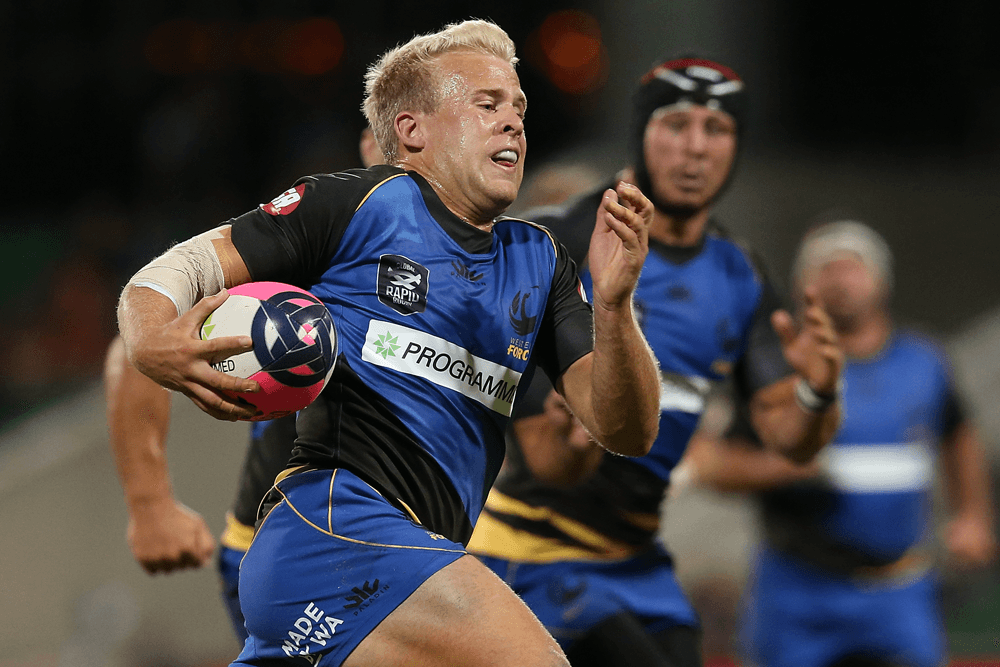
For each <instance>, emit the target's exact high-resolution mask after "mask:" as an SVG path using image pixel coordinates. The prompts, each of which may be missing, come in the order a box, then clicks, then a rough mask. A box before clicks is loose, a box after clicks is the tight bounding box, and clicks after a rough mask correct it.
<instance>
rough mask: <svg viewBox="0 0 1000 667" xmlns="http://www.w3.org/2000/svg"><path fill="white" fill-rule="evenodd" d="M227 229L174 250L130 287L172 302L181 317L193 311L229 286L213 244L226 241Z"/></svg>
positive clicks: (145, 269) (146, 268) (137, 276)
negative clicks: (142, 288) (201, 301)
mask: <svg viewBox="0 0 1000 667" xmlns="http://www.w3.org/2000/svg"><path fill="white" fill-rule="evenodd" d="M228 227H229V225H223V226H221V227H216V228H215V229H212V230H209V231H207V232H205V233H203V234H199V235H198V236H195V237H193V238H190V239H188V240H187V241H184V242H182V243H178V244H177V245H175V246H173V247H172V248H170V250H168V251H166V252H165V253H163V254H162V255H160V256H159V257H157V258H156V259H154V260H153V261H151V262H150V263H149V264H147V265H146V266H144V267H143V268H141V269H140V270H139V272H138V273H136V274H135V275H134V276H132V279H131V280H130V281H129V283H128V285H129V286H130V287H148V288H149V289H151V290H154V291H155V292H158V293H159V294H162V295H163V296H165V297H167V298H168V299H170V300H171V301H172V302H173V304H174V307H175V308H177V314H178V315H183V314H184V313H186V312H187V311H189V310H191V308H192V307H193V306H194V304H195V303H197V301H198V300H199V299H201V298H202V297H204V296H210V295H212V294H217V293H218V292H220V291H221V290H222V289H223V288H224V287H225V286H226V280H225V275H224V273H223V270H222V263H221V262H220V261H219V256H218V254H217V253H216V251H215V247H214V245H213V244H212V241H213V240H215V239H223V238H225V236H224V234H223V230H224V229H227V228H228Z"/></svg>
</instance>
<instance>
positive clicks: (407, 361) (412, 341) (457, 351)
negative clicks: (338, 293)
mask: <svg viewBox="0 0 1000 667" xmlns="http://www.w3.org/2000/svg"><path fill="white" fill-rule="evenodd" d="M361 358H362V360H364V361H367V362H368V363H370V364H374V365H376V366H380V367H382V368H390V369H392V370H394V371H398V372H400V373H405V374H407V375H413V376H416V377H419V378H423V379H424V380H426V381H428V382H431V383H433V384H436V385H438V386H439V387H444V388H446V389H451V390H453V391H457V392H459V393H460V394H462V395H463V396H466V397H468V398H470V399H472V400H474V401H476V402H477V403H481V404H482V405H484V406H486V407H487V408H489V409H490V410H493V411H494V412H498V413H500V414H502V415H504V416H507V417H509V416H510V411H511V406H512V405H513V403H514V395H515V394H516V393H517V385H518V383H519V382H520V381H521V374H520V373H519V372H517V371H515V370H514V369H512V368H508V367H506V366H503V365H501V364H497V363H494V362H492V361H489V360H487V359H482V358H480V357H477V356H476V355H474V354H472V353H471V352H469V351H468V350H466V349H465V348H464V347H461V346H460V345H456V344H455V343H452V342H450V341H447V340H445V339H443V338H438V337H437V336H432V335H431V334H428V333H425V332H423V331H418V330H416V329H411V328H409V327H404V326H401V325H399V324H393V323H392V322H382V321H379V320H371V321H370V322H369V323H368V334H367V336H366V337H365V345H364V347H363V348H362V350H361Z"/></svg>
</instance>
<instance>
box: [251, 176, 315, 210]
mask: <svg viewBox="0 0 1000 667" xmlns="http://www.w3.org/2000/svg"><path fill="white" fill-rule="evenodd" d="M305 192H306V184H305V183H301V184H299V185H296V186H295V187H294V188H288V189H287V190H285V191H284V192H282V193H281V194H280V195H278V196H277V197H275V198H274V199H272V200H271V201H270V203H268V204H261V205H260V207H261V208H262V209H264V212H265V213H270V214H271V215H288V214H289V213H291V212H292V211H294V210H295V209H296V208H297V207H298V205H299V202H300V201H302V195H304V194H305Z"/></svg>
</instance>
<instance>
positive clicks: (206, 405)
mask: <svg viewBox="0 0 1000 667" xmlns="http://www.w3.org/2000/svg"><path fill="white" fill-rule="evenodd" d="M157 296H158V295H157ZM228 297H229V293H228V292H227V291H226V290H222V291H221V292H220V293H219V294H216V295H214V296H210V297H205V298H204V299H202V300H201V301H199V302H198V303H196V304H195V305H194V307H193V308H192V309H191V310H189V311H188V312H187V313H185V314H183V315H181V316H180V317H178V318H176V319H174V320H172V321H170V322H167V324H165V325H163V326H161V327H148V328H147V330H146V332H145V333H144V334H143V336H142V337H141V340H139V341H137V342H136V343H135V345H134V347H133V349H131V350H129V360H130V361H131V362H132V364H133V365H134V366H135V367H136V368H137V369H139V370H140V371H141V372H142V373H143V374H145V375H147V376H148V377H150V378H152V379H153V380H155V381H156V382H157V383H159V384H160V385H162V386H164V387H167V388H168V389H173V390H175V391H179V392H181V393H182V394H184V395H185V396H187V397H188V398H190V399H191V401H192V402H193V403H194V404H195V405H197V406H198V407H199V408H201V409H202V410H204V411H205V412H207V413H208V414H210V415H211V416H213V417H215V418H216V419H224V420H227V421H236V420H238V419H248V418H250V417H253V416H254V415H256V414H258V410H257V408H256V407H254V406H252V405H249V404H248V403H245V402H242V401H239V400H238V399H237V398H234V397H233V396H232V395H230V394H229V393H227V392H235V393H242V392H256V391H259V390H260V386H259V385H258V384H257V383H256V382H254V381H252V380H247V379H244V378H238V377H234V376H232V375H226V374H225V373H222V372H220V371H217V370H215V369H214V368H212V364H213V363H215V362H218V361H221V360H222V359H226V358H227V357H231V356H233V355H234V354H239V353H241V352H246V351H248V350H251V349H253V340H252V339H251V338H250V337H249V336H230V337H223V338H214V339H211V340H201V336H200V330H201V323H202V322H204V321H205V318H207V317H208V316H209V315H210V314H211V313H212V311H214V310H215V309H216V308H218V307H219V306H221V305H222V304H223V302H225V300H226V299H227V298H228Z"/></svg>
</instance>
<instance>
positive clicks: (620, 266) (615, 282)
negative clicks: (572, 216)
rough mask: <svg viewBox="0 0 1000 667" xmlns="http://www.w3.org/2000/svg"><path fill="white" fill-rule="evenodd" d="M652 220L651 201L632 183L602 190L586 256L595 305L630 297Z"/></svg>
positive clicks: (610, 304) (613, 304)
mask: <svg viewBox="0 0 1000 667" xmlns="http://www.w3.org/2000/svg"><path fill="white" fill-rule="evenodd" d="M652 221H653V205H652V203H650V201H649V200H648V199H646V197H645V195H643V194H642V192H640V191H639V188H637V187H635V186H634V185H632V184H630V183H625V182H620V183H618V185H617V186H616V188H615V189H614V190H611V189H608V190H607V191H606V192H605V193H604V197H603V198H602V199H601V205H600V206H599V207H598V209H597V220H596V224H595V225H594V233H593V235H592V236H591V238H590V253H589V256H588V263H589V266H590V273H591V276H592V277H593V280H594V306H595V307H610V308H614V307H617V306H620V305H621V304H622V303H624V302H626V301H627V300H628V299H630V298H631V296H632V291H633V290H634V289H635V284H636V281H637V280H638V279H639V273H640V272H641V271H642V264H643V262H645V261H646V254H647V253H648V252H649V225H650V223H652Z"/></svg>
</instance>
